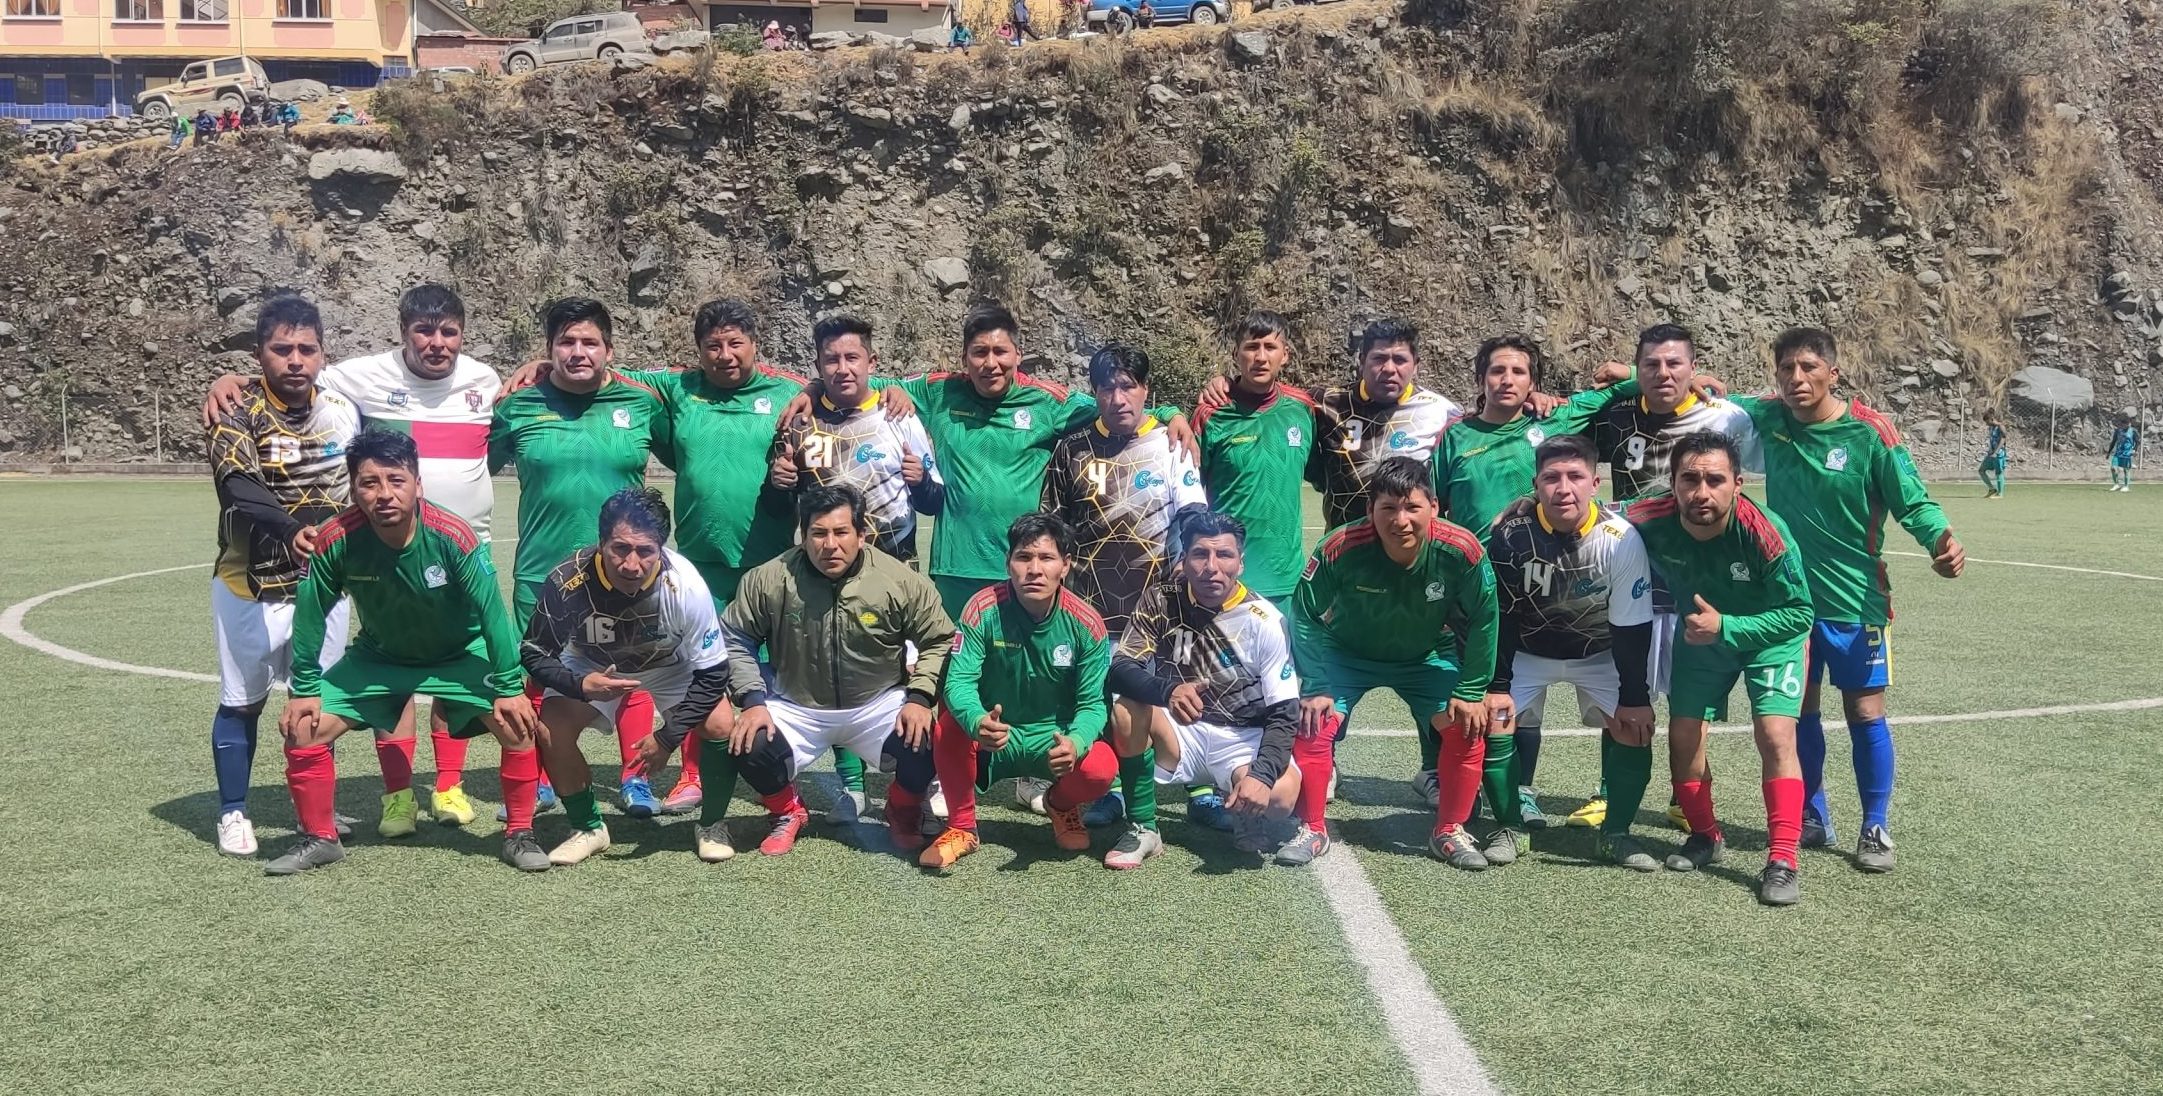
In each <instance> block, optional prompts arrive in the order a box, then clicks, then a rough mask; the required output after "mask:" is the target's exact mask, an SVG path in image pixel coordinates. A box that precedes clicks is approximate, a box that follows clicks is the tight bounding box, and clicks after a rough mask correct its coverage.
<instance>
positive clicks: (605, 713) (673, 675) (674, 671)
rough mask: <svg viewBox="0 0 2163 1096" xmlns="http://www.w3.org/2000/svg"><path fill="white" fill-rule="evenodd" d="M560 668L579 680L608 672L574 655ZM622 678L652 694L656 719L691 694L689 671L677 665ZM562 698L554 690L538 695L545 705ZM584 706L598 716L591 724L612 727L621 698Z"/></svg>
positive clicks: (590, 701)
mask: <svg viewBox="0 0 2163 1096" xmlns="http://www.w3.org/2000/svg"><path fill="white" fill-rule="evenodd" d="M563 665H564V666H565V667H566V668H568V669H569V670H570V671H571V672H572V673H574V674H577V675H578V676H580V677H585V676H586V675H587V674H590V673H593V672H594V671H596V670H604V669H607V667H605V666H596V665H594V664H593V663H592V662H590V661H588V660H586V659H583V658H579V657H577V656H576V655H566V656H564V659H563ZM623 676H625V677H631V678H636V679H637V680H638V683H639V686H640V687H641V688H642V689H644V690H645V691H646V692H648V693H651V694H653V714H654V715H656V716H660V715H663V714H665V713H667V711H668V710H669V709H670V708H673V707H675V706H676V705H678V704H681V703H683V698H684V694H685V693H688V692H690V691H691V671H690V670H689V669H688V668H686V667H685V666H683V665H682V664H680V663H672V664H670V665H668V666H664V667H662V668H660V669H658V670H648V671H647V672H645V673H639V674H625V675H623ZM562 695H563V694H562V693H559V692H557V691H556V690H554V689H544V690H542V692H541V699H542V700H543V701H544V702H545V701H546V700H547V699H548V698H549V697H552V696H562ZM584 703H586V704H588V705H590V706H591V707H592V708H593V710H594V711H595V712H598V713H600V717H599V719H598V720H597V721H596V723H594V724H591V725H592V726H608V727H613V726H615V725H616V712H617V710H618V709H620V708H622V707H623V701H622V700H621V699H617V700H588V701H585V702H584ZM648 730H650V728H648Z"/></svg>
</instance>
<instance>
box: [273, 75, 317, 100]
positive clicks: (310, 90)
mask: <svg viewBox="0 0 2163 1096" xmlns="http://www.w3.org/2000/svg"><path fill="white" fill-rule="evenodd" d="M329 96H330V87H329V85H327V84H325V83H323V82H322V81H321V80H280V81H278V82H277V83H275V84H272V85H270V97H271V98H273V99H283V100H285V101H286V102H289V103H313V102H315V101H316V100H318V99H325V98H328V97H329Z"/></svg>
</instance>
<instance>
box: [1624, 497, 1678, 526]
mask: <svg viewBox="0 0 2163 1096" xmlns="http://www.w3.org/2000/svg"><path fill="white" fill-rule="evenodd" d="M1674 513H1675V496H1673V495H1653V496H1650V497H1648V498H1641V499H1638V500H1637V501H1636V502H1631V503H1625V504H1624V505H1623V507H1622V516H1623V517H1625V518H1628V519H1629V520H1630V523H1631V524H1633V525H1640V524H1643V523H1645V522H1648V521H1655V520H1658V519H1660V518H1664V517H1669V516H1672V515H1673V514H1674Z"/></svg>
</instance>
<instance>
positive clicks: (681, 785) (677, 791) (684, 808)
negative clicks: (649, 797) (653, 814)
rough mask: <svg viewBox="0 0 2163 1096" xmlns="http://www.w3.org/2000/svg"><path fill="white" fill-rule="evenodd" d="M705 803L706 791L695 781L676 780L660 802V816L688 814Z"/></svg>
mask: <svg viewBox="0 0 2163 1096" xmlns="http://www.w3.org/2000/svg"><path fill="white" fill-rule="evenodd" d="M704 802H706V789H705V788H703V787H701V786H699V782H698V781H696V780H678V781H676V786H675V787H673V788H670V789H669V790H668V795H667V796H666V797H665V798H663V799H662V800H661V813H662V814H690V813H691V812H692V811H695V810H697V809H699V805H700V804H702V803H704Z"/></svg>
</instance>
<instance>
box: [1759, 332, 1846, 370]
mask: <svg viewBox="0 0 2163 1096" xmlns="http://www.w3.org/2000/svg"><path fill="white" fill-rule="evenodd" d="M1798 350H1807V351H1809V352H1811V353H1812V354H1815V355H1817V356H1818V357H1820V358H1823V359H1825V364H1827V365H1839V364H1840V346H1839V344H1838V343H1835V342H1834V341H1833V333H1832V332H1830V331H1826V330H1824V329H1823V328H1817V327H1790V328H1788V329H1787V330H1785V331H1782V332H1781V333H1780V337H1779V338H1777V339H1774V340H1773V341H1772V360H1773V361H1775V362H1777V361H1779V360H1780V359H1782V358H1785V357H1787V356H1788V355H1789V354H1793V353H1795V352H1796V351H1798Z"/></svg>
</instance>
